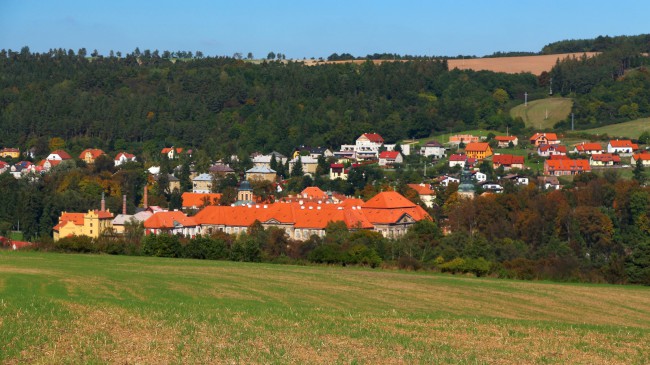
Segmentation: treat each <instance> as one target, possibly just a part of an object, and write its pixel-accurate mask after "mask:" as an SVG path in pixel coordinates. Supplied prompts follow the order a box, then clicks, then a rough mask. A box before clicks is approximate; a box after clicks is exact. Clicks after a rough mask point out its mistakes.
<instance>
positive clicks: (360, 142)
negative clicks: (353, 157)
mask: <svg viewBox="0 0 650 365" xmlns="http://www.w3.org/2000/svg"><path fill="white" fill-rule="evenodd" d="M382 145H383V143H379V142H373V141H371V140H369V139H368V137H366V136H365V134H362V135H361V137H359V138H357V141H356V143H355V145H354V152H356V154H357V158H377V157H378V156H379V148H380V147H381V146H382ZM342 148H343V146H341V149H342Z"/></svg>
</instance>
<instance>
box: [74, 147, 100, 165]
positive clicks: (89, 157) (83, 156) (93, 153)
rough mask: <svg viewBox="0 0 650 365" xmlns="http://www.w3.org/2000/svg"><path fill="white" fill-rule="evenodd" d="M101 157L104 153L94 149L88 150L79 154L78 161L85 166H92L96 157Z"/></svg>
mask: <svg viewBox="0 0 650 365" xmlns="http://www.w3.org/2000/svg"><path fill="white" fill-rule="evenodd" d="M101 155H105V153H104V151H102V150H100V149H96V148H88V149H86V150H84V151H83V152H81V153H80V154H79V159H80V160H83V161H85V162H86V163H87V164H93V163H95V160H96V159H97V157H99V156H101Z"/></svg>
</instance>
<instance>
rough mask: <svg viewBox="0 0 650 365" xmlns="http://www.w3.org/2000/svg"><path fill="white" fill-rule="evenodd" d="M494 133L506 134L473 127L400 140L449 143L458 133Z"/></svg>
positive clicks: (406, 141)
mask: <svg viewBox="0 0 650 365" xmlns="http://www.w3.org/2000/svg"><path fill="white" fill-rule="evenodd" d="M490 133H494V135H496V136H500V135H505V133H503V132H499V131H491V130H486V129H471V130H467V131H461V132H455V131H454V132H447V133H442V134H436V135H433V136H430V137H425V138H420V139H405V140H402V141H400V142H399V143H400V144H402V145H403V144H406V143H411V142H417V144H418V145H424V144H425V143H427V142H429V141H431V140H434V141H437V142H439V143H447V142H449V137H450V136H454V135H457V134H471V135H473V136H480V137H486V136H487V135H488V134H490Z"/></svg>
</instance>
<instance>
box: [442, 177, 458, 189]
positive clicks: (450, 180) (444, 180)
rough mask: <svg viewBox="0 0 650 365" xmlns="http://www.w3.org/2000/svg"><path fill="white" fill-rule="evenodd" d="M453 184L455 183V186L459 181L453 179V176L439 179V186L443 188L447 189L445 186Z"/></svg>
mask: <svg viewBox="0 0 650 365" xmlns="http://www.w3.org/2000/svg"><path fill="white" fill-rule="evenodd" d="M453 183H456V184H458V183H460V179H458V178H455V177H453V176H447V175H445V176H443V177H442V178H441V179H440V185H442V186H444V187H447V186H449V184H453Z"/></svg>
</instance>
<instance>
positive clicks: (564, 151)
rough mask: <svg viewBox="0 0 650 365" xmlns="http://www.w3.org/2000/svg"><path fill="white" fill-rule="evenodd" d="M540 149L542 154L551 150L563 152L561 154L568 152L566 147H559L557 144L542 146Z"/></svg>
mask: <svg viewBox="0 0 650 365" xmlns="http://www.w3.org/2000/svg"><path fill="white" fill-rule="evenodd" d="M538 148H539V151H540V152H546V151H548V150H551V149H552V150H555V151H557V152H561V153H566V152H567V150H566V146H561V145H557V144H542V145H540V146H539V147H538Z"/></svg>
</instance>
